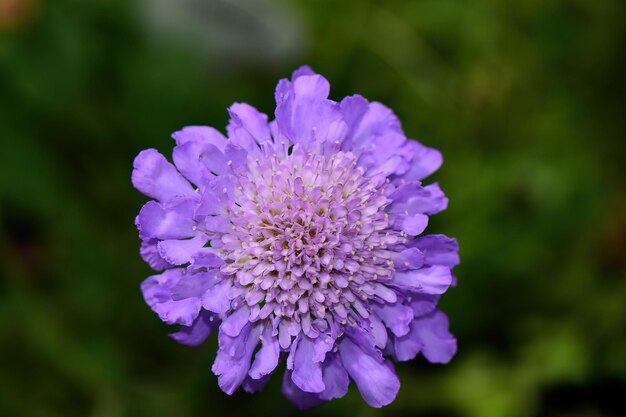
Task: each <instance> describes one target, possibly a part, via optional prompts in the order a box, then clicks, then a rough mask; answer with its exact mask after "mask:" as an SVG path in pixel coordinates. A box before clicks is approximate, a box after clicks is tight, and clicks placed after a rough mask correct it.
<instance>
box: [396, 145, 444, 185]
mask: <svg viewBox="0 0 626 417" xmlns="http://www.w3.org/2000/svg"><path fill="white" fill-rule="evenodd" d="M408 146H409V149H410V151H411V153H412V154H413V160H412V161H411V168H410V169H409V171H408V172H406V173H405V174H404V175H403V178H404V180H405V181H421V180H422V179H424V178H426V177H428V176H429V175H431V174H432V173H433V172H435V171H437V170H438V169H439V167H441V164H442V163H443V156H442V155H441V152H439V151H438V150H437V149H433V148H429V147H426V146H424V145H422V144H421V143H419V142H418V141H416V140H409V141H408Z"/></svg>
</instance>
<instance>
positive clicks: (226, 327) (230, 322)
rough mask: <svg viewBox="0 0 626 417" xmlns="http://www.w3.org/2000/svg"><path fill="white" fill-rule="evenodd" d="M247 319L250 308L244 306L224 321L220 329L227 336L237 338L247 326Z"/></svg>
mask: <svg viewBox="0 0 626 417" xmlns="http://www.w3.org/2000/svg"><path fill="white" fill-rule="evenodd" d="M249 318H250V308H249V307H248V306H247V305H245V304H244V305H242V306H241V307H239V308H238V309H237V310H235V311H234V312H233V313H232V314H230V315H229V316H228V317H226V318H225V319H224V321H223V322H222V325H221V326H220V329H221V331H223V332H224V334H225V335H227V336H230V337H236V336H239V334H240V333H241V330H242V329H243V328H244V326H245V325H246V324H248V320H249Z"/></svg>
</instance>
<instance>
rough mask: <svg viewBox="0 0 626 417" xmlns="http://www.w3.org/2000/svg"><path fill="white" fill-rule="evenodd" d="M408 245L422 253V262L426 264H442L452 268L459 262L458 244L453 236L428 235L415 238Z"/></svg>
mask: <svg viewBox="0 0 626 417" xmlns="http://www.w3.org/2000/svg"><path fill="white" fill-rule="evenodd" d="M410 245H411V246H414V247H416V248H419V249H420V250H421V251H422V252H423V253H424V262H425V263H426V264H427V265H444V266H447V267H448V268H452V267H454V266H456V265H458V264H459V244H458V243H457V241H456V239H454V238H450V237H447V236H444V235H428V236H422V237H419V238H417V239H415V240H414V241H413V242H411V243H410Z"/></svg>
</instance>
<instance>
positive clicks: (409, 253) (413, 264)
mask: <svg viewBox="0 0 626 417" xmlns="http://www.w3.org/2000/svg"><path fill="white" fill-rule="evenodd" d="M393 264H394V267H395V269H396V271H403V270H407V269H418V268H421V267H422V266H423V265H424V254H423V253H422V251H420V250H419V249H417V248H409V249H405V250H403V251H401V252H398V253H397V254H396V256H395V257H394V258H393Z"/></svg>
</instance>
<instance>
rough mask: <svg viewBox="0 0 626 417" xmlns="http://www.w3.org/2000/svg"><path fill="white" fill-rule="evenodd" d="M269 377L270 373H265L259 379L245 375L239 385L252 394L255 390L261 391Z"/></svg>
mask: <svg viewBox="0 0 626 417" xmlns="http://www.w3.org/2000/svg"><path fill="white" fill-rule="evenodd" d="M271 377H272V375H271V374H268V375H265V376H263V377H261V378H259V379H254V378H251V377H250V376H247V377H246V378H245V379H244V380H243V382H242V383H241V387H242V388H243V390H244V391H245V392H247V393H248V394H254V393H256V392H259V391H263V388H265V385H266V384H267V383H268V382H269V380H270V378H271Z"/></svg>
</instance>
